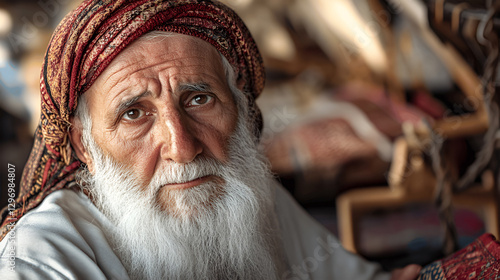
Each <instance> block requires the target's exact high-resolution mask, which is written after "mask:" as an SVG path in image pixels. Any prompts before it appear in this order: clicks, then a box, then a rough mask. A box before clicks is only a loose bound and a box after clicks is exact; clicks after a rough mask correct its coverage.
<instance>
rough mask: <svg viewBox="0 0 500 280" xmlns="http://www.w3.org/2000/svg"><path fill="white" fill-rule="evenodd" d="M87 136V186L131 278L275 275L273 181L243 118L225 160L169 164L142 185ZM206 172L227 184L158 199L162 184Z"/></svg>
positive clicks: (279, 260) (279, 266)
mask: <svg viewBox="0 0 500 280" xmlns="http://www.w3.org/2000/svg"><path fill="white" fill-rule="evenodd" d="M85 133H86V134H87V135H86V136H85V135H84V137H90V138H91V136H90V133H88V132H85V131H84V134H85ZM87 141H88V142H90V145H88V146H89V147H87V148H88V149H89V151H90V153H91V155H92V157H93V159H94V163H95V170H96V172H95V175H94V176H88V174H87V176H88V177H87V178H86V179H85V180H84V181H86V183H87V186H86V188H87V190H88V191H89V192H90V194H91V196H92V198H93V200H94V203H95V204H96V205H97V207H98V208H99V209H100V210H101V211H102V212H103V213H104V214H105V215H106V216H107V217H108V218H109V219H110V220H111V222H112V224H113V227H111V228H108V229H107V231H108V238H109V240H110V242H111V244H112V245H113V246H114V250H115V252H116V253H117V255H118V256H119V257H120V259H121V260H122V263H123V265H124V266H125V267H126V268H127V270H128V272H129V275H130V277H131V278H132V279H154V280H158V279H277V278H279V275H280V274H281V271H283V269H284V261H283V260H284V257H283V253H282V252H283V248H282V245H281V239H280V238H279V232H278V231H279V229H278V222H277V218H276V214H275V210H274V191H273V190H272V189H271V187H270V186H271V185H272V184H270V182H269V180H273V178H272V176H271V175H270V172H269V169H268V167H267V165H266V163H265V161H264V160H262V156H261V155H260V153H259V152H257V149H256V147H255V146H256V145H255V144H254V142H253V139H252V137H251V134H250V132H249V130H248V128H246V126H245V125H242V124H241V122H240V123H239V124H238V128H237V131H236V132H235V133H234V137H233V138H232V139H231V141H230V147H229V162H228V163H227V164H222V163H219V162H217V161H216V160H214V159H207V158H204V157H201V158H198V159H196V160H195V161H194V162H192V163H189V164H176V163H170V164H169V165H168V166H163V168H161V169H159V170H157V171H156V173H155V175H154V177H153V179H152V180H151V182H150V183H149V185H148V186H147V187H141V186H140V184H138V181H137V180H136V179H135V177H134V176H133V174H132V172H130V171H126V168H124V167H123V166H119V165H117V164H116V163H115V162H113V160H112V159H111V158H108V157H106V156H104V155H103V154H102V152H101V151H100V149H99V148H98V147H97V146H96V145H95V142H93V139H87ZM165 164H167V163H165ZM208 174H214V175H216V176H219V177H220V178H222V179H223V180H224V181H225V182H223V183H215V182H209V183H205V184H203V185H200V186H196V187H193V188H190V189H185V190H167V191H165V190H162V192H163V196H165V192H168V195H167V196H168V199H167V201H168V204H167V206H164V204H161V203H159V201H158V200H159V195H158V194H159V190H160V186H162V185H165V184H168V183H172V182H185V181H190V180H192V179H195V178H198V177H201V176H205V175H208ZM164 199H165V198H164V197H163V198H162V201H163V200H164ZM162 205H163V206H162Z"/></svg>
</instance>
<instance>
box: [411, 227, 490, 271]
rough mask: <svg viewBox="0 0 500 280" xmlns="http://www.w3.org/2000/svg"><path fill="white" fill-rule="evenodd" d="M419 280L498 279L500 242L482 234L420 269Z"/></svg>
mask: <svg viewBox="0 0 500 280" xmlns="http://www.w3.org/2000/svg"><path fill="white" fill-rule="evenodd" d="M419 279H420V280H455V279H456V280H459V279H500V243H498V241H496V240H495V237H493V235H491V234H483V235H481V236H480V237H479V238H478V239H476V240H475V241H474V242H472V243H471V244H469V245H468V246H467V247H465V248H463V249H462V250H460V251H458V252H456V253H454V254H453V255H451V256H449V257H447V258H444V259H442V260H439V261H436V262H433V263H431V264H429V265H427V266H426V267H424V268H423V269H422V271H421V272H420V278H419Z"/></svg>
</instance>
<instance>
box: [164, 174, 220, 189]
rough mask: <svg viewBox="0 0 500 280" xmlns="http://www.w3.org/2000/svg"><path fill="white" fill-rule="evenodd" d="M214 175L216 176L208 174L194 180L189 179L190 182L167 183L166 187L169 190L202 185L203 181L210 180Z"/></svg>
mask: <svg viewBox="0 0 500 280" xmlns="http://www.w3.org/2000/svg"><path fill="white" fill-rule="evenodd" d="M214 177H215V176H214V175H208V176H203V177H200V178H196V179H194V180H192V181H188V182H184V183H172V184H166V185H164V187H166V188H167V189H169V190H184V189H189V188H192V187H196V186H198V185H201V184H203V183H206V182H208V181H210V180H213V179H214Z"/></svg>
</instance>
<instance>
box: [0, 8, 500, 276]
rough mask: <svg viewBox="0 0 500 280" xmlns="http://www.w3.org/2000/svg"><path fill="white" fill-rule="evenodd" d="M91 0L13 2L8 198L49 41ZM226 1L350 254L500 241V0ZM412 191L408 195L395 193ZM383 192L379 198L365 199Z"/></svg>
mask: <svg viewBox="0 0 500 280" xmlns="http://www.w3.org/2000/svg"><path fill="white" fill-rule="evenodd" d="M79 2H80V1H74V0H17V1H7V0H0V131H1V134H0V163H1V164H0V166H1V168H0V174H1V186H2V192H1V196H0V206H4V205H6V204H7V196H6V193H7V180H6V178H7V164H8V163H10V164H14V165H15V166H16V186H19V181H20V179H21V173H22V170H23V168H24V164H25V162H26V160H27V158H28V155H29V152H30V150H31V145H32V135H33V133H34V130H35V128H36V125H37V124H38V120H39V114H40V109H39V107H40V101H39V75H40V66H41V64H42V58H43V55H44V51H45V48H46V46H47V44H48V40H49V38H50V35H51V33H52V31H53V29H54V28H55V27H56V25H57V24H58V23H59V21H60V20H61V19H62V17H63V16H64V15H65V14H66V13H67V12H68V11H69V10H70V9H72V8H73V7H75V6H76V5H77V4H78V3H79ZM223 2H225V3H226V4H228V5H229V6H231V7H232V8H234V9H235V10H236V11H237V12H238V14H240V16H241V17H242V18H243V20H244V21H245V22H246V23H247V25H248V27H249V29H250V30H251V32H252V34H253V35H254V37H255V40H256V41H257V43H258V45H259V48H260V50H261V52H262V55H263V57H264V62H265V65H266V68H267V84H266V89H265V90H264V92H263V94H262V95H261V97H260V98H259V99H258V104H259V106H260V108H261V109H262V112H263V116H264V122H265V126H264V130H263V132H262V137H261V148H262V150H263V151H264V152H265V153H266V155H267V156H268V157H269V161H270V164H271V167H272V170H273V171H274V172H275V173H276V175H277V177H278V179H279V180H280V181H281V182H282V184H283V185H284V186H285V187H286V188H287V189H288V190H289V191H290V192H291V193H292V194H293V196H294V197H295V198H296V199H297V200H298V201H299V202H300V203H301V204H302V205H303V206H304V207H306V209H307V210H308V211H309V213H311V215H313V216H314V217H315V218H316V219H318V220H319V221H320V222H321V223H323V224H324V225H325V226H326V227H327V228H329V229H330V230H331V231H333V232H334V233H336V234H339V235H340V237H341V238H342V241H343V242H349V241H348V240H351V241H352V242H351V243H349V244H350V245H349V244H348V243H345V244H348V245H347V247H348V248H349V249H351V250H353V251H357V252H358V253H360V254H362V255H363V256H365V257H366V258H368V259H372V260H375V261H378V262H380V263H381V264H382V265H383V266H384V267H385V268H386V269H392V268H394V267H398V266H403V265H405V264H408V263H420V264H427V263H429V262H430V261H432V260H435V259H437V258H439V257H442V256H443V255H445V254H448V253H449V252H451V251H450V250H451V249H450V248H449V247H448V248H446V246H445V245H446V244H450V240H451V243H452V244H453V245H454V246H453V248H454V249H456V248H459V247H464V246H465V245H467V244H468V243H469V242H471V241H472V240H473V239H475V238H476V237H478V236H479V235H480V234H482V233H483V232H485V231H492V230H493V231H494V230H495V229H496V234H497V238H498V197H499V195H498V194H499V192H498V185H497V183H496V182H497V181H498V180H497V177H498V174H499V172H498V164H497V162H498V148H497V146H498V143H497V138H498V133H497V131H498V107H497V106H496V104H497V97H496V95H495V94H494V93H495V92H496V89H497V88H498V86H499V80H500V79H499V77H498V71H497V70H498V34H499V29H500V17H499V14H498V6H499V5H498V4H494V2H495V1H489V0H477V1H467V2H463V1H448V0H435V1H434V0H424V1H422V0H224V1H223ZM495 6H496V7H495ZM495 120H496V121H495ZM400 140H402V141H403V142H404V143H406V146H405V147H407V149H406V150H404V149H403V150H398V149H395V145H396V143H398V141H400ZM402 151H403V152H402ZM404 151H406V153H405V152H404ZM395 162H397V163H398V164H396V163H395ZM416 162H418V164H417V163H416ZM415 166H416V167H415ZM417 167H418V168H420V167H422V168H424V169H426V170H427V171H429V172H424V171H422V173H418V172H413V173H412V171H414V170H420V169H418V168H417ZM397 168H399V169H401V170H402V171H401V170H400V173H398V169H397ZM401 172H402V173H401ZM419 172H420V171H419ZM410 173H412V174H417V175H418V174H421V176H420V175H418V176H417V175H415V176H409V175H408V174H410ZM395 174H396V175H398V174H399V175H401V174H403V175H404V176H402V177H401V176H400V177H401V178H400V177H398V178H397V179H394V178H392V177H393V176H396V175H395ZM485 174H486V175H485ZM406 175H408V176H406ZM410 175H411V174H410ZM391 176H392V177H391ZM488 180H489V181H488ZM474 186H476V187H477V186H479V188H480V189H481V187H483V188H484V190H483V189H481V190H480V191H479V192H481V195H478V196H477V197H476V196H468V197H467V199H466V200H464V201H466V202H467V203H464V204H465V205H466V206H467V207H461V206H460V205H458V204H454V203H451V202H450V201H453V197H454V194H455V193H461V192H463V191H464V190H466V189H470V188H472V189H474ZM408 188H411V190H414V191H415V190H416V192H415V193H412V192H409V193H410V194H411V195H407V196H405V198H404V199H400V200H398V203H393V201H394V199H393V200H391V192H392V191H393V190H394V189H403V190H406V189H408ZM374 190H377V191H381V192H382V193H384V195H382V196H380V199H379V200H378V202H377V203H368V202H367V203H366V204H364V203H361V202H360V203H358V204H356V203H354V202H352V201H354V200H355V198H359V197H367V201H371V200H372V199H374V197H375V196H374V195H373V191H374ZM473 191H474V190H473ZM484 194H487V195H484ZM351 197H354V200H352V199H351ZM377 197H379V196H377ZM417 198H418V199H417ZM377 199H378V198H377ZM385 199H388V200H387V201H388V202H387V203H385ZM398 199H399V198H398ZM346 201H348V202H346ZM340 202H342V203H343V205H347V206H346V207H344V208H342V209H340V208H339V207H338V205H337V203H340ZM471 205H472V206H471ZM484 205H493V206H491V207H489V208H484V207H483V206H484ZM358 208H359V209H358ZM346 209H351V210H352V211H351V212H352V213H355V214H352V213H351V212H349V211H347V210H346ZM357 210H359V211H357ZM495 220H496V223H495ZM346 221H347V223H346ZM446 221H447V222H446ZM450 221H451V222H450ZM345 225H348V226H347V227H350V229H351V231H352V232H350V231H345V230H343V227H345ZM347 235H352V236H347Z"/></svg>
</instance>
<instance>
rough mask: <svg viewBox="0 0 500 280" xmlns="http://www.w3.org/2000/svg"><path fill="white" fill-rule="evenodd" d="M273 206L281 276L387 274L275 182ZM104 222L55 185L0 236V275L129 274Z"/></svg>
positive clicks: (320, 279) (82, 200) (359, 278)
mask: <svg viewBox="0 0 500 280" xmlns="http://www.w3.org/2000/svg"><path fill="white" fill-rule="evenodd" d="M276 211H277V214H278V219H279V223H280V228H281V231H282V239H283V242H284V244H283V245H284V249H285V254H286V257H287V261H288V265H289V270H288V271H286V272H285V273H284V274H283V275H282V277H281V279H287V280H292V279H293V280H297V279H314V280H326V279H339V280H348V279H354V280H364V279H377V280H379V279H389V278H390V275H389V273H386V272H383V271H382V270H381V269H380V267H379V266H378V265H376V264H374V263H370V262H367V261H365V260H363V259H362V258H360V257H358V256H357V255H354V254H351V253H349V252H347V251H345V250H344V249H343V248H342V247H341V245H340V243H339V241H338V240H337V238H336V237H334V236H333V235H332V234H331V233H329V232H328V231H327V230H326V229H325V228H324V227H323V226H321V225H320V224H319V223H318V222H316V221H315V220H313V218H311V217H310V216H309V215H308V214H307V213H306V212H305V211H304V210H303V209H302V208H301V207H300V206H299V205H298V204H297V202H295V200H294V199H293V198H292V197H291V196H290V195H289V194H288V192H287V191H286V190H284V189H283V187H281V186H279V185H278V184H276ZM107 223H110V221H109V220H108V219H107V218H106V217H105V216H104V215H103V214H102V213H101V212H100V211H99V210H98V209H97V208H96V207H95V206H94V205H93V204H92V202H91V201H90V200H89V199H88V198H87V197H86V196H85V195H83V194H82V193H77V192H75V191H73V190H59V191H55V192H54V193H52V194H50V195H48V196H47V197H46V198H45V199H44V201H43V202H42V203H41V204H40V205H39V206H38V207H37V208H35V209H33V210H31V211H30V212H28V213H27V214H26V215H24V216H23V217H22V218H21V219H20V220H19V221H18V223H17V225H16V227H15V228H14V229H13V230H12V231H11V232H10V234H9V235H7V236H6V237H5V238H4V239H3V240H2V241H1V242H0V279H2V280H15V279H29V280H37V279H47V280H56V279H91V280H100V279H117V280H126V279H129V277H128V276H127V272H126V269H125V268H124V267H123V265H122V263H121V262H120V260H119V258H118V257H117V256H116V255H115V253H114V252H113V250H112V249H111V247H110V245H109V243H108V241H107V239H106V237H105V234H104V233H103V227H102V225H104V224H107ZM14 248H15V250H14ZM14 254H15V258H12V255H14ZM9 258H11V260H9ZM13 259H15V260H14V261H13V262H12V260H13ZM12 264H15V266H14V267H13V266H12Z"/></svg>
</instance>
